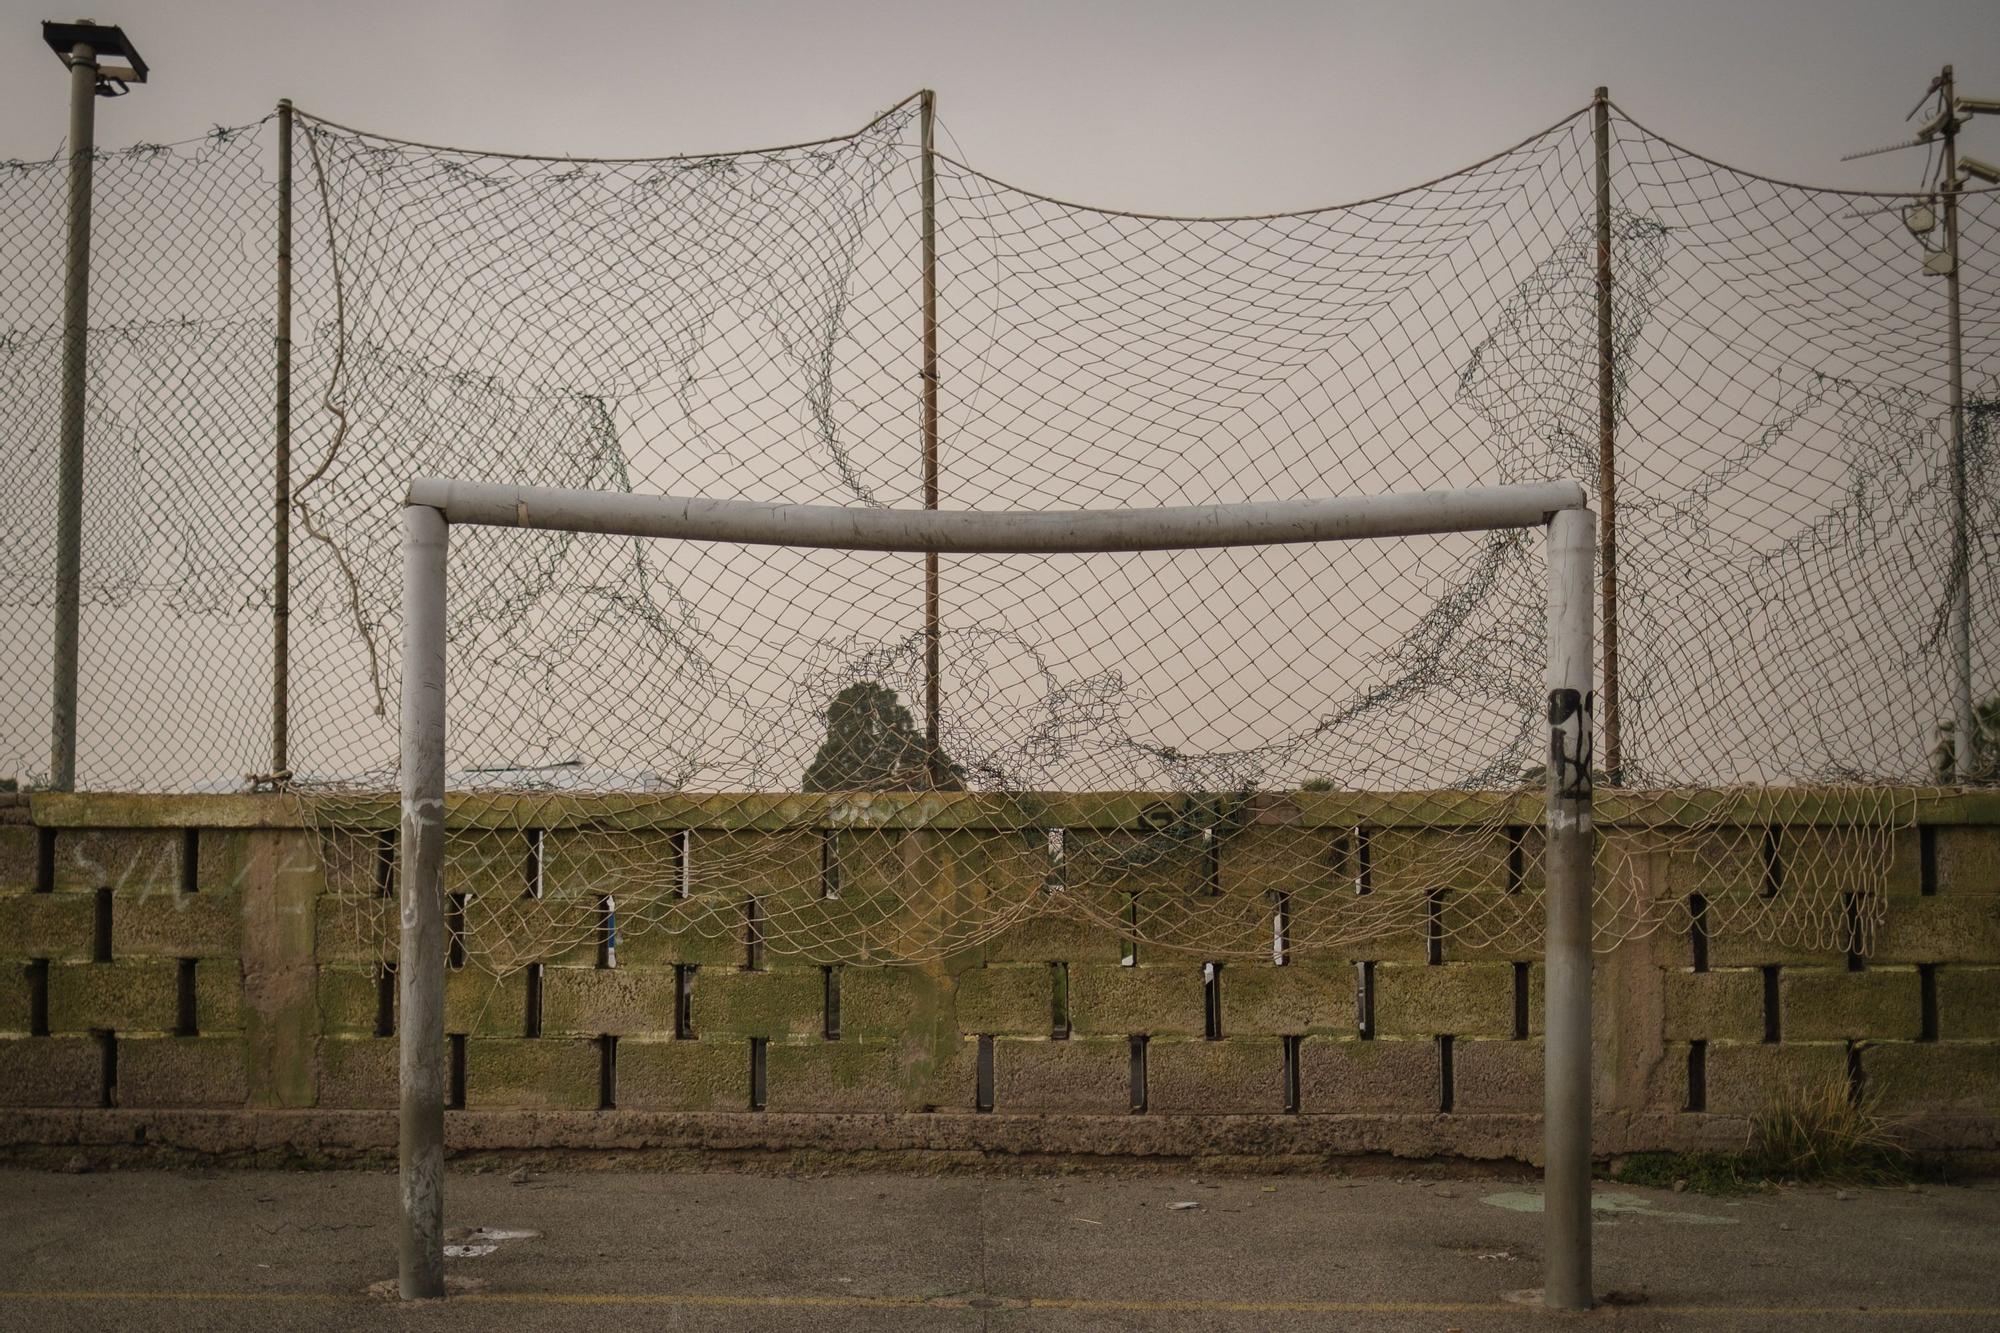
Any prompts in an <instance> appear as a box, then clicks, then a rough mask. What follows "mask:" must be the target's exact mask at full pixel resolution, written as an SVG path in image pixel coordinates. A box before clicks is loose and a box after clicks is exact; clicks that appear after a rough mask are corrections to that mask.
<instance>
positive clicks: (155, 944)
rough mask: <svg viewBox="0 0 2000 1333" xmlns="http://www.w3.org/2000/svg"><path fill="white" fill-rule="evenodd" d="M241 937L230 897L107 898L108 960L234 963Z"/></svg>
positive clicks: (238, 907) (239, 914) (239, 915)
mask: <svg viewBox="0 0 2000 1333" xmlns="http://www.w3.org/2000/svg"><path fill="white" fill-rule="evenodd" d="M253 892H254V890H253ZM242 937H243V905H242V900H241V899H239V898H238V897H237V896H236V895H235V894H233V893H227V892H212V893H177V892H152V893H142V894H130V893H119V894H114V895H113V897H112V901H111V956H112V957H114V958H126V957H141V958H234V957H235V956H236V955H237V954H238V953H239V952H240V951H241V949H242V947H243V944H242Z"/></svg>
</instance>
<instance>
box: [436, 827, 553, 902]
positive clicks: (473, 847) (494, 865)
mask: <svg viewBox="0 0 2000 1333" xmlns="http://www.w3.org/2000/svg"><path fill="white" fill-rule="evenodd" d="M543 850H544V854H545V855H546V852H547V849H546V847H545V848H544V849H543ZM529 859H530V851H529V840H528V832H527V830H525V829H452V830H451V831H450V832H449V833H448V834H447V835H446V837H445V857H444V891H445V892H446V893H463V894H467V895H469V896H471V897H475V898H496V899H513V898H520V897H522V896H523V895H525V894H526V893H527V892H528V866H529Z"/></svg>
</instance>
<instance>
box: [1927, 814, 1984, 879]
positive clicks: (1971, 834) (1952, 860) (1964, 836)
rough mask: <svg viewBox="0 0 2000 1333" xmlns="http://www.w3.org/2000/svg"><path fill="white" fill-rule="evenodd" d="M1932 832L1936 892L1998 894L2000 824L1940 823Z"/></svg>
mask: <svg viewBox="0 0 2000 1333" xmlns="http://www.w3.org/2000/svg"><path fill="white" fill-rule="evenodd" d="M1932 836H1933V837H1934V838H1935V839H1936V840H1937V841H1936V848H1937V877H1938V884H1937V887H1938V892H1939V893H1976V894H2000V825H1994V824H1978V825H1971V824H1941V825H1939V826H1938V829H1937V832H1936V833H1934V834H1933V835H1932Z"/></svg>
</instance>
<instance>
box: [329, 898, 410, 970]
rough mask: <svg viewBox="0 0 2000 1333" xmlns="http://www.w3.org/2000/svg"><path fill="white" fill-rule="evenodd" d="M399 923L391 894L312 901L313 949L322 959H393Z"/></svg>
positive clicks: (371, 961)
mask: <svg viewBox="0 0 2000 1333" xmlns="http://www.w3.org/2000/svg"><path fill="white" fill-rule="evenodd" d="M400 931H401V926H400V925H399V923H398V918H397V908H396V900H395V899H393V898H335V897H328V896H321V897H319V898H318V899H316V900H315V901H314V903H313V939H314V945H313V952H314V956H315V957H317V958H318V959H319V961H320V962H321V963H360V964H364V965H365V964H370V963H379V962H382V961H383V960H385V959H386V960H388V961H390V962H394V961H395V958H396V949H397V945H398V943H399V933H400Z"/></svg>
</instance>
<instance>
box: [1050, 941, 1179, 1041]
mask: <svg viewBox="0 0 2000 1333" xmlns="http://www.w3.org/2000/svg"><path fill="white" fill-rule="evenodd" d="M1069 1017H1070V1026H1071V1028H1072V1030H1074V1031H1075V1032H1076V1033H1077V1035H1079V1036H1130V1035H1159V1036H1187V1037H1198V1036H1200V1035H1201V1034H1202V1032H1203V1030H1204V1027H1205V1023H1204V1017H1203V998H1202V980H1201V964H1200V963H1199V962H1197V961H1195V960H1194V959H1191V958H1190V959H1186V960H1185V961H1183V960H1182V959H1181V958H1179V957H1178V956H1177V957H1176V958H1175V960H1174V961H1172V962H1162V963H1158V964H1142V965H1140V966H1138V967H1120V966H1118V965H1117V964H1116V963H1072V964H1071V965H1070V969H1069Z"/></svg>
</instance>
